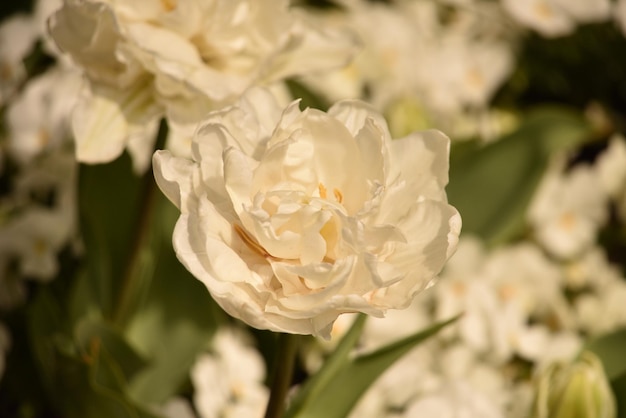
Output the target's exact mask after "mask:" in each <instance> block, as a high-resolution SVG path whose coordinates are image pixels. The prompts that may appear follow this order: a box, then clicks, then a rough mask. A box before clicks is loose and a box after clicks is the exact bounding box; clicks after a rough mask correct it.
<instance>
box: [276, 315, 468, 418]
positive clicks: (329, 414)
mask: <svg viewBox="0 0 626 418" xmlns="http://www.w3.org/2000/svg"><path fill="white" fill-rule="evenodd" d="M457 319H458V317H455V318H452V319H449V320H447V321H443V322H440V323H437V324H435V325H433V326H431V327H429V328H427V329H425V330H423V331H420V332H418V333H416V334H414V335H411V336H409V337H406V338H404V339H401V340H399V341H397V342H395V343H393V344H390V345H388V346H386V347H383V348H381V349H378V350H376V351H375V352H373V353H370V354H365V355H361V356H357V357H349V354H350V351H351V349H352V348H353V347H354V346H355V344H356V342H357V340H358V336H359V335H360V333H361V330H362V328H363V324H364V317H363V316H362V317H360V318H359V320H357V321H356V322H355V324H354V325H353V326H352V328H351V329H350V331H349V332H348V333H347V334H346V336H345V337H344V338H343V339H342V341H341V343H340V344H339V346H338V347H337V349H336V350H335V352H334V353H333V354H332V355H331V357H330V358H329V359H328V360H327V361H326V363H325V364H324V366H323V367H322V369H321V370H319V371H318V372H317V374H316V375H315V376H313V377H312V378H311V380H310V381H309V382H307V383H306V384H305V386H304V387H303V388H302V390H301V392H299V393H298V395H297V396H296V398H295V399H294V400H293V402H292V404H291V406H290V408H289V410H288V411H287V413H286V414H285V418H317V417H319V418H342V417H345V416H347V415H348V413H349V412H350V411H351V410H352V408H353V407H354V405H356V403H357V401H358V400H359V398H360V397H361V396H362V395H363V394H364V393H365V391H366V390H367V389H368V388H369V387H370V385H371V384H372V383H373V382H374V381H375V380H376V379H377V378H378V377H379V376H380V375H381V374H383V372H384V371H385V370H387V369H388V368H389V367H390V366H391V365H392V364H393V363H394V362H395V361H396V360H398V359H399V358H400V357H402V356H403V355H404V354H406V353H407V352H409V351H410V350H411V349H412V348H414V347H416V346H417V345H419V344H420V343H421V342H423V341H425V340H426V339H427V338H429V337H431V336H433V335H435V334H436V333H437V332H439V331H440V330H441V329H442V328H444V327H445V326H447V325H449V324H451V323H452V322H454V321H456V320H457Z"/></svg>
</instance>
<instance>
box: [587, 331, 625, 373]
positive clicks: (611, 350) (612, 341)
mask: <svg viewBox="0 0 626 418" xmlns="http://www.w3.org/2000/svg"><path fill="white" fill-rule="evenodd" d="M585 350H590V351H592V352H593V353H594V354H595V355H596V356H598V358H599V359H600V361H602V364H603V365H604V370H605V372H606V376H607V378H608V379H609V380H614V379H617V378H620V377H622V378H623V377H624V376H626V361H624V353H626V328H623V329H620V330H617V331H615V332H612V333H610V334H606V335H603V336H601V337H598V338H595V339H593V340H591V341H589V342H588V343H587V344H586V346H585Z"/></svg>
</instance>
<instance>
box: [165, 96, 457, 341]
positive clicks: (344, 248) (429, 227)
mask: <svg viewBox="0 0 626 418" xmlns="http://www.w3.org/2000/svg"><path fill="white" fill-rule="evenodd" d="M448 149H449V140H448V138H447V137H446V136H445V135H443V134H442V133H440V132H437V131H427V132H424V133H415V134H412V135H410V136H408V137H406V138H403V139H399V140H395V141H392V140H391V137H390V135H389V132H388V129H387V126H386V123H385V121H384V120H383V119H382V117H381V116H380V115H379V114H377V113H375V112H373V111H372V110H371V109H370V108H369V107H368V106H367V105H366V104H365V103H363V102H358V101H346V102H340V103H338V104H336V105H334V106H333V107H332V108H331V109H330V110H329V111H328V113H324V112H321V111H319V110H316V109H306V110H304V111H300V109H299V108H298V101H296V102H293V103H292V104H291V105H289V106H288V107H287V108H286V109H285V110H284V111H282V110H281V109H280V108H279V107H278V106H277V105H276V103H275V102H274V100H273V98H272V97H271V96H270V95H268V93H267V92H266V91H265V90H251V91H250V92H249V93H248V94H247V95H246V96H244V98H243V99H242V100H241V101H240V102H239V103H238V104H237V105H236V106H232V107H228V108H226V109H223V110H221V111H218V112H213V113H211V114H210V115H209V116H208V118H207V119H206V120H205V121H204V122H203V123H202V124H201V126H200V128H199V130H198V133H197V135H196V137H195V138H194V142H193V145H192V151H193V161H189V160H186V159H181V158H176V157H173V156H172V155H171V154H170V153H168V152H166V151H160V152H157V153H156V154H155V157H154V164H155V177H156V179H157V183H158V184H159V186H160V187H161V189H162V190H163V192H164V193H165V194H166V195H167V196H168V198H169V199H170V200H171V201H172V202H174V203H175V204H176V206H178V208H179V209H180V210H181V217H180V218H179V221H178V223H177V225H176V228H175V231H174V238H173V240H174V246H175V249H176V252H177V255H178V257H179V259H180V260H181V261H182V262H183V264H185V266H186V267H187V269H189V270H190V271H191V272H192V273H193V274H194V275H195V276H196V277H197V278H198V279H200V280H201V281H202V282H203V283H204V284H205V285H206V287H207V288H208V289H209V291H210V292H211V294H212V295H213V297H214V299H215V300H216V301H217V302H218V303H219V304H220V305H221V306H222V307H223V308H224V309H225V310H226V311H227V312H228V313H230V314H231V315H233V316H235V317H238V318H240V319H243V320H244V321H246V322H247V323H248V324H250V325H252V326H254V327H257V328H263V329H270V330H274V331H283V332H290V333H300V334H314V335H323V336H326V337H328V336H329V334H330V330H331V328H332V323H333V321H334V320H335V319H336V318H337V317H338V316H339V315H340V314H342V313H344V312H364V313H368V314H372V315H375V316H382V315H383V314H384V312H385V311H386V310H387V309H389V308H404V307H406V306H408V305H409V304H410V303H411V300H412V299H413V297H414V295H415V294H416V293H417V292H419V291H420V290H422V289H424V288H426V287H427V286H429V285H430V284H431V283H432V282H433V281H434V279H435V277H436V275H437V274H438V273H439V271H440V270H441V268H442V267H443V264H444V263H445V261H446V260H447V258H448V257H449V256H450V255H451V253H452V252H453V250H454V248H455V247H456V243H457V240H458V234H459V232H460V227H461V218H460V216H459V214H458V212H457V211H456V209H454V208H453V207H452V206H450V205H448V204H447V199H446V194H445V191H444V186H445V185H446V184H447V181H448V152H449V151H448Z"/></svg>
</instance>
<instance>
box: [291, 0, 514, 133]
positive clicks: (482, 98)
mask: <svg viewBox="0 0 626 418" xmlns="http://www.w3.org/2000/svg"><path fill="white" fill-rule="evenodd" d="M494 6H495V7H494ZM439 7H440V6H439V5H438V4H437V2H423V1H399V2H391V3H382V2H360V3H359V2H357V3H354V4H352V5H351V6H350V8H349V10H348V12H347V13H326V14H324V15H323V16H322V19H324V18H325V19H326V21H328V20H329V21H331V22H337V21H341V22H343V24H345V25H349V26H350V27H351V28H352V29H353V30H354V31H355V32H356V33H358V35H359V37H360V39H361V42H362V44H363V49H362V51H361V53H360V54H359V55H357V57H356V58H355V60H354V61H353V62H352V63H351V64H350V65H349V66H348V67H345V68H343V69H342V70H340V71H335V72H331V73H325V74H320V75H312V76H307V77H304V78H303V81H304V83H305V84H307V85H309V86H311V87H312V88H313V89H314V90H315V91H317V92H321V93H322V95H323V96H325V97H326V98H327V99H329V100H331V101H335V100H340V99H345V98H355V97H359V98H365V99H366V100H367V101H368V102H371V103H372V104H373V105H374V106H375V107H376V108H377V109H379V110H381V111H383V110H384V111H385V112H388V113H394V112H395V111H397V107H398V103H411V105H412V107H413V108H414V109H415V110H417V111H415V112H414V113H413V114H411V119H410V120H411V121H412V122H413V123H415V122H414V121H415V120H419V121H420V123H421V124H422V125H424V124H428V126H433V125H434V126H439V127H441V126H443V127H445V128H446V129H449V126H450V125H451V124H452V123H453V121H454V120H455V119H456V118H459V117H460V116H461V115H464V114H465V113H466V112H469V111H470V110H472V111H476V110H477V109H480V110H482V109H484V108H486V107H487V106H488V104H489V101H490V100H491V98H492V96H493V94H494V93H495V91H496V89H497V88H498V87H499V86H500V85H501V84H502V83H503V82H504V80H505V79H506V78H507V77H508V76H509V74H510V73H511V71H512V70H513V65H512V64H513V51H512V45H511V44H510V42H509V41H508V40H507V39H506V38H505V37H503V36H500V35H501V33H500V32H502V29H500V27H499V26H498V25H501V22H502V16H501V13H499V8H498V6H497V5H492V4H489V3H488V2H478V3H475V4H471V5H463V6H460V7H458V8H457V7H456V6H455V7H454V8H453V9H452V11H451V12H450V14H451V15H452V16H454V17H453V18H451V19H450V20H449V21H446V22H443V21H442V19H440V14H439V10H438V8H439ZM335 24H336V23H335ZM372 27H376V28H377V30H376V31H372V29H371V28H372ZM494 28H498V29H497V30H496V29H494ZM470 116H471V117H472V119H476V116H475V115H474V114H471V115H469V116H468V117H470ZM394 125H395V124H394ZM422 129H423V128H422Z"/></svg>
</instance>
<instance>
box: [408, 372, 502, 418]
mask: <svg viewBox="0 0 626 418" xmlns="http://www.w3.org/2000/svg"><path fill="white" fill-rule="evenodd" d="M504 416H505V415H504V411H502V410H501V408H499V407H498V405H497V404H496V403H495V402H494V401H493V400H492V399H490V398H489V397H488V396H486V395H485V394H484V393H481V392H480V391H478V390H476V388H474V387H473V386H472V385H470V384H468V383H466V382H463V381H454V382H450V383H448V384H447V385H445V386H442V388H441V389H440V390H439V391H437V392H434V393H429V394H428V395H425V396H422V397H418V398H417V400H416V401H415V402H413V403H412V404H411V405H410V406H409V407H408V408H407V410H406V411H405V412H404V414H402V417H403V418H431V417H432V418H435V417H437V418H454V417H464V418H504Z"/></svg>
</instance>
